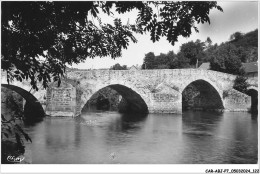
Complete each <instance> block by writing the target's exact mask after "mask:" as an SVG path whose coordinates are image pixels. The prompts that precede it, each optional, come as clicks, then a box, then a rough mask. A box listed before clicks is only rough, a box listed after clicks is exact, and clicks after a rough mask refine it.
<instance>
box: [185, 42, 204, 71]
mask: <svg viewBox="0 0 260 174" xmlns="http://www.w3.org/2000/svg"><path fill="white" fill-rule="evenodd" d="M204 48H205V43H204V42H201V41H200V40H196V42H193V41H191V42H188V43H185V44H182V46H181V48H180V52H181V53H182V54H183V56H184V57H185V58H187V59H188V60H189V64H190V65H192V66H195V65H196V64H197V63H198V62H199V61H201V60H202V58H203V57H204V52H203V51H204Z"/></svg>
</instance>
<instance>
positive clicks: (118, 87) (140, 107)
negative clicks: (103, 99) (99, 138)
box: [80, 83, 148, 113]
mask: <svg viewBox="0 0 260 174" xmlns="http://www.w3.org/2000/svg"><path fill="white" fill-rule="evenodd" d="M97 86H98V85H97ZM105 87H109V88H111V89H113V90H115V91H117V92H118V93H119V94H120V95H121V96H122V97H123V98H124V99H125V101H126V102H127V108H126V110H125V112H136V113H148V105H147V102H146V101H145V98H144V97H143V94H141V93H140V92H137V90H136V89H133V87H130V86H128V85H126V84H117V83H114V84H108V85H101V86H100V87H99V88H95V89H92V90H88V91H85V90H84V88H83V91H82V92H83V94H82V97H81V109H80V110H82V109H83V107H84V106H85V104H86V103H87V102H88V100H90V99H91V97H92V96H93V95H94V94H95V93H97V92H98V91H100V90H101V89H103V88H105Z"/></svg>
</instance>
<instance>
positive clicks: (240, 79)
mask: <svg viewBox="0 0 260 174" xmlns="http://www.w3.org/2000/svg"><path fill="white" fill-rule="evenodd" d="M248 87H249V84H248V83H247V78H246V77H245V76H243V75H239V76H237V77H236V79H235V81H234V85H233V88H234V89H236V90H238V91H240V92H242V93H245V94H246V92H247V88H248Z"/></svg>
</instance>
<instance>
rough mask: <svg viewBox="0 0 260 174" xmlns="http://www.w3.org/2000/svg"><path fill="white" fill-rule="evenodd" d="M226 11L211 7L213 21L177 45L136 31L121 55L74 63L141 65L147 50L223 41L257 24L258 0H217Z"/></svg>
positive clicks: (129, 16)
mask: <svg viewBox="0 0 260 174" xmlns="http://www.w3.org/2000/svg"><path fill="white" fill-rule="evenodd" d="M218 5H220V6H221V7H222V9H223V11H224V12H221V11H218V10H216V9H213V10H211V11H210V14H209V17H210V21H211V23H210V24H208V23H204V24H198V25H196V26H197V27H198V29H199V33H196V32H195V31H193V33H192V34H191V36H190V37H189V38H183V37H179V38H178V42H176V43H175V45H174V46H173V45H171V44H170V43H169V42H168V41H167V40H166V39H165V38H161V39H160V41H159V42H155V43H153V42H152V41H151V40H150V36H149V34H147V35H135V37H136V38H137V40H138V42H137V43H133V42H130V44H129V47H128V48H127V49H126V50H123V51H122V57H119V58H116V59H115V60H114V59H111V58H110V57H103V58H99V57H96V58H94V59H91V58H87V59H86V61H85V62H84V63H79V64H73V65H72V67H74V68H79V69H100V68H110V67H111V66H113V65H114V64H116V63H119V64H120V65H127V67H131V66H132V65H139V66H140V65H142V63H143V59H144V56H145V54H147V53H149V52H154V54H155V55H159V54H160V53H168V52H169V51H174V52H175V53H178V51H179V49H180V46H181V45H182V44H183V43H187V42H189V41H192V40H193V41H196V40H197V39H200V40H201V41H205V40H206V38H207V37H210V38H211V40H212V42H213V44H215V43H217V44H220V43H222V42H226V41H228V40H229V38H230V35H231V34H233V33H235V32H237V31H240V32H242V33H247V32H250V31H253V30H255V29H257V28H258V6H259V4H258V1H218ZM135 15H136V12H135V11H133V12H131V13H129V14H124V15H123V16H120V18H122V21H123V22H125V23H126V22H127V21H128V20H129V21H130V23H131V22H134V20H135V18H133V16H135ZM101 17H102V18H101V19H103V20H104V21H108V22H109V20H111V21H112V20H113V18H107V17H106V16H101Z"/></svg>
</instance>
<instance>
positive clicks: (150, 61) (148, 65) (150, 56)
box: [142, 52, 156, 69]
mask: <svg viewBox="0 0 260 174" xmlns="http://www.w3.org/2000/svg"><path fill="white" fill-rule="evenodd" d="M155 68H156V63H155V55H154V53H153V52H149V53H147V54H145V57H144V63H143V65H142V69H155Z"/></svg>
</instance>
